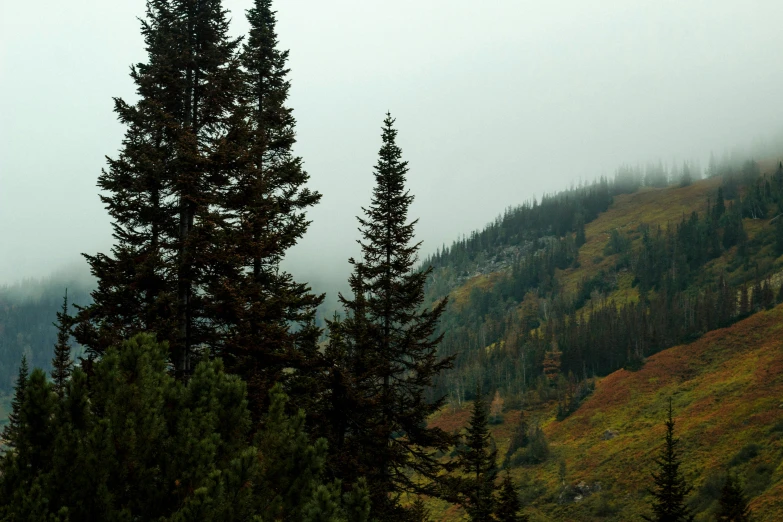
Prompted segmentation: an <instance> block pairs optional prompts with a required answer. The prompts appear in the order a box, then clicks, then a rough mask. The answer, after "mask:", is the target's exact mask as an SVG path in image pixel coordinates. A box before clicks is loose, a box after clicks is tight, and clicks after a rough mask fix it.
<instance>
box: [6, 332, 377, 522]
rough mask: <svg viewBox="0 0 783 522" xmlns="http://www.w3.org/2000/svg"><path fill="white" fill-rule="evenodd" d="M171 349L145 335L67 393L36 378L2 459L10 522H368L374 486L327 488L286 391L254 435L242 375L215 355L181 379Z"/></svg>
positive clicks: (318, 444)
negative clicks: (170, 360)
mask: <svg viewBox="0 0 783 522" xmlns="http://www.w3.org/2000/svg"><path fill="white" fill-rule="evenodd" d="M167 352H168V350H167V347H166V346H165V345H163V344H161V343H156V342H155V341H154V339H153V338H152V336H150V335H146V334H140V335H138V336H136V337H134V338H133V339H131V340H128V341H125V342H124V345H123V346H122V349H120V350H117V349H115V348H110V349H109V350H107V351H106V352H105V353H104V355H103V357H102V358H101V359H100V360H98V361H96V362H95V363H94V364H93V365H92V373H91V375H90V377H89V383H88V377H87V374H86V373H85V372H84V370H82V368H78V367H77V368H74V371H73V374H72V377H71V379H70V380H69V381H68V383H67V387H66V393H65V395H64V396H63V397H59V396H58V395H57V394H56V393H54V392H53V390H52V385H51V384H50V383H49V382H47V380H46V375H45V373H44V372H43V371H41V370H39V369H36V370H34V371H33V372H32V375H31V376H30V378H29V380H28V383H27V387H26V389H25V393H24V398H23V402H22V405H21V408H20V411H21V414H20V424H19V426H20V427H19V431H18V436H17V444H16V446H15V450H14V451H11V452H7V453H6V454H4V455H2V456H0V520H36V521H37V520H47V521H49V520H52V521H54V520H62V521H63V522H65V520H165V521H170V522H186V521H193V520H204V521H214V522H218V521H220V522H224V521H227V522H228V521H236V522H240V521H247V520H261V519H263V520H282V521H297V522H298V521H306V522H317V521H335V520H340V521H345V522H366V521H367V520H368V519H369V507H370V504H369V496H368V493H367V489H366V487H365V485H364V482H363V481H361V480H359V481H357V482H356V484H354V485H353V486H352V487H347V488H343V487H342V485H341V484H340V482H339V481H329V482H327V481H326V480H325V478H324V463H325V460H326V456H327V448H326V444H325V441H324V440H323V439H321V440H317V441H315V442H314V443H313V442H311V441H310V439H309V437H308V434H307V432H306V431H305V423H304V418H305V416H304V413H303V412H301V411H300V412H298V413H297V414H295V415H288V414H287V413H286V412H285V407H286V402H287V397H286V395H285V393H283V391H282V387H281V386H280V385H278V386H276V387H275V388H273V389H272V391H271V397H270V403H271V406H270V410H269V413H268V415H267V418H266V420H265V422H264V423H263V424H264V428H262V429H261V430H260V431H259V432H257V434H256V436H255V438H253V437H251V433H250V428H251V423H250V413H249V411H248V408H247V405H248V403H247V400H246V396H245V384H244V383H243V382H242V381H241V379H239V378H238V377H237V376H234V375H229V374H227V373H226V372H225V371H224V370H223V364H222V361H220V360H213V361H210V360H208V359H207V358H205V359H204V360H203V361H202V362H200V363H199V364H198V365H197V366H196V368H195V369H194V372H193V373H192V374H191V376H190V378H189V379H188V380H187V382H182V381H177V380H175V379H174V378H173V377H172V376H171V375H169V372H168V371H167V366H168V365H167V363H166V358H167ZM88 387H89V390H88ZM88 395H89V400H88ZM250 440H254V441H255V444H256V445H255V446H253V445H250ZM64 478H67V480H65V479H64Z"/></svg>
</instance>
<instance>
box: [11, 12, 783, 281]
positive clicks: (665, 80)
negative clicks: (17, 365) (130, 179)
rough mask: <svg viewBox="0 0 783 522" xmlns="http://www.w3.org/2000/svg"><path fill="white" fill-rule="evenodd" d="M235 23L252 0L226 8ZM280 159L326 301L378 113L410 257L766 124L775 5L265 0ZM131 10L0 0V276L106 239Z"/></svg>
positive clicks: (39, 271)
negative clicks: (295, 167) (276, 61)
mask: <svg viewBox="0 0 783 522" xmlns="http://www.w3.org/2000/svg"><path fill="white" fill-rule="evenodd" d="M225 5H226V7H227V8H228V9H230V10H231V12H232V17H233V20H234V21H233V26H232V27H233V32H234V33H235V34H237V35H239V34H242V33H243V32H244V30H245V26H246V24H245V21H244V10H245V9H246V8H248V7H249V6H250V5H251V1H250V0H227V1H226V4H225ZM276 8H277V9H278V11H279V12H278V32H279V35H280V41H281V44H282V46H283V47H284V48H288V49H290V50H291V56H290V66H291V80H292V90H291V99H290V105H291V106H292V107H293V108H294V109H295V115H296V117H297V120H298V126H297V129H298V139H299V142H298V144H297V148H296V152H297V153H298V154H300V155H301V156H303V158H304V160H305V164H306V167H307V170H308V172H309V173H310V174H311V176H312V181H311V187H313V188H315V189H317V190H319V191H321V192H322V193H323V200H322V203H321V204H320V205H318V207H317V208H315V209H313V210H312V211H311V212H310V213H309V216H310V218H311V219H312V220H313V224H312V226H311V228H310V231H309V233H308V234H307V236H306V237H305V238H304V239H303V240H302V241H301V243H300V244H299V245H297V246H296V247H295V248H294V249H293V250H292V251H291V252H290V254H289V255H288V257H287V259H286V261H285V264H286V267H287V269H289V270H290V271H292V272H293V273H294V274H295V276H296V277H297V278H298V279H300V280H308V281H311V282H312V283H313V284H314V286H315V287H316V289H318V290H320V291H327V292H330V293H333V292H334V290H335V289H336V288H337V286H338V285H339V283H338V282H339V281H342V280H344V278H345V277H346V275H347V272H348V265H347V262H346V260H347V258H348V257H349V256H351V255H356V253H357V246H356V244H355V240H356V238H357V232H356V221H355V218H354V216H355V215H356V214H357V213H359V212H360V207H361V206H362V205H366V204H367V203H368V202H369V198H370V191H371V188H372V184H373V177H372V166H373V165H374V163H375V158H376V154H377V150H378V148H379V145H380V138H379V135H380V125H381V121H382V119H383V116H384V113H385V112H386V110H390V111H391V112H392V114H393V116H394V117H396V118H397V127H398V129H399V133H400V134H399V142H400V144H401V146H402V148H403V151H404V155H405V158H406V159H407V160H408V161H409V162H410V175H409V185H410V188H411V190H412V192H413V193H414V194H415V196H416V201H415V204H414V206H413V208H412V217H418V218H420V221H419V225H418V228H417V232H418V237H419V239H421V240H423V241H424V247H423V253H425V254H426V253H430V252H433V251H434V250H435V248H436V247H437V246H440V245H441V244H443V243H446V244H449V243H451V241H452V240H453V239H455V238H457V237H458V236H460V235H462V234H464V233H469V232H470V231H471V230H473V229H476V228H480V227H482V226H483V225H484V224H486V223H487V222H488V221H490V220H492V219H493V218H494V217H495V216H496V215H498V214H499V213H500V212H502V210H503V209H504V208H506V207H507V206H509V205H516V204H519V203H521V202H522V201H524V200H527V199H529V198H531V197H533V196H534V195H538V196H540V195H541V194H542V193H544V192H551V191H555V190H558V189H562V188H565V187H567V186H568V185H570V184H571V183H572V182H574V181H578V180H580V179H593V178H594V177H596V176H598V175H602V174H603V175H608V174H611V173H612V171H613V170H614V168H615V167H616V166H618V165H619V164H621V163H634V164H635V163H637V162H645V161H648V160H658V159H661V160H663V161H664V162H665V163H667V164H668V163H671V162H672V161H678V162H681V161H682V160H684V159H698V160H701V164H702V165H706V157H707V156H708V155H709V153H710V151H715V152H716V154H721V153H722V152H723V151H724V150H725V149H726V148H731V147H733V146H735V145H738V144H750V143H751V142H753V141H754V140H757V139H759V138H758V137H760V136H771V135H773V134H775V133H776V132H777V130H778V129H779V128H781V125H780V124H781V122H783V103H781V95H780V88H781V85H783V64H781V62H780V59H779V56H780V52H781V49H783V31H781V30H780V27H779V25H780V20H781V19H783V3H781V2H779V1H767V2H743V3H740V2H736V1H714V0H712V1H692V2H687V3H684V2H679V1H678V2H675V1H659V2H627V1H617V2H609V1H602V2H581V1H574V2H556V1H552V2H545V1H536V2H532V1H520V0H497V1H493V2H481V3H478V2H475V1H467V0H415V1H414V0H396V1H394V2H379V1H374V0H371V1H368V0H350V1H349V0H331V1H329V2H325V1H323V0H288V1H283V0H280V1H278V2H277V3H276ZM143 12H144V3H143V2H142V1H140V0H134V1H127V0H126V1H122V2H118V1H112V2H108V1H106V0H73V1H71V2H62V1H59V0H29V1H27V2H6V3H4V4H3V5H2V7H0V242H2V243H1V244H2V247H1V248H2V250H0V283H11V282H13V281H16V280H19V279H21V278H28V277H38V276H45V275H47V274H49V273H51V272H54V271H55V270H57V269H59V268H60V267H62V266H65V265H73V266H80V267H83V266H84V263H83V261H80V259H79V253H80V252H88V253H94V252H97V251H107V250H108V249H109V247H110V245H111V237H110V226H109V221H108V219H107V216H106V213H105V211H104V209H103V208H102V206H101V204H100V202H99V200H98V195H97V189H96V187H95V181H96V178H97V176H98V174H99V172H100V169H101V168H102V167H103V166H104V165H105V160H104V155H115V154H116V151H117V150H118V148H119V147H120V142H121V139H122V135H123V128H122V127H121V126H120V125H119V124H118V123H117V121H116V119H115V116H114V114H113V112H112V99H111V98H112V97H113V96H121V97H124V98H125V99H128V100H133V99H134V89H133V85H132V83H131V80H130V79H129V77H128V75H127V73H128V66H129V65H130V64H131V63H134V62H138V61H143V60H144V59H145V55H144V50H143V43H142V40H141V36H140V34H139V23H138V21H137V20H136V17H137V16H142V15H143Z"/></svg>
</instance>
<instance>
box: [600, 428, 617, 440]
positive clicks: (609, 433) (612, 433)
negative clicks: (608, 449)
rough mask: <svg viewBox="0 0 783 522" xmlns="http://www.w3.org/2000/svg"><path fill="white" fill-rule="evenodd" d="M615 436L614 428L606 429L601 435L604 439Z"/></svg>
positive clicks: (610, 438)
mask: <svg viewBox="0 0 783 522" xmlns="http://www.w3.org/2000/svg"><path fill="white" fill-rule="evenodd" d="M616 436H617V432H616V431H614V430H606V431H605V432H604V434H603V435H602V436H601V438H602V439H604V440H612V439H613V438H615V437H616Z"/></svg>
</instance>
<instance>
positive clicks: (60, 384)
mask: <svg viewBox="0 0 783 522" xmlns="http://www.w3.org/2000/svg"><path fill="white" fill-rule="evenodd" d="M54 326H55V327H57V343H56V344H55V345H54V357H53V358H52V381H53V383H54V391H55V393H56V394H57V395H58V396H60V397H61V398H62V396H63V395H64V394H65V384H66V382H68V378H69V377H70V376H71V369H72V368H73V361H72V360H71V346H70V344H69V340H70V338H71V317H70V316H69V315H68V290H67V289H66V290H65V296H64V297H63V306H62V310H61V311H59V312H57V322H56V323H54Z"/></svg>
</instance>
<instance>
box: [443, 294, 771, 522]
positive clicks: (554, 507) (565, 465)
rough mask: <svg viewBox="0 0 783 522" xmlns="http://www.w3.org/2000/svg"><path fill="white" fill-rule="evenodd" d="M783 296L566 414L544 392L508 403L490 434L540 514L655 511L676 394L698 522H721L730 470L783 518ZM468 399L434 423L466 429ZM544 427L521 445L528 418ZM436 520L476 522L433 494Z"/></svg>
mask: <svg viewBox="0 0 783 522" xmlns="http://www.w3.org/2000/svg"><path fill="white" fill-rule="evenodd" d="M781 324H783V305H779V306H777V307H776V308H774V309H772V310H770V311H762V312H759V313H757V314H754V315H753V316H751V317H749V318H747V319H745V320H743V321H741V322H739V323H737V324H735V325H732V326H730V327H728V328H725V329H719V330H715V331H712V332H709V333H708V334H707V335H705V336H703V337H702V338H701V339H699V340H698V341H696V342H694V343H692V344H686V345H679V346H676V347H673V348H670V349H667V350H664V351H662V352H660V353H658V354H656V355H653V356H651V357H650V358H649V359H648V360H647V361H646V363H645V365H644V366H643V367H642V368H641V369H639V370H637V371H628V370H618V371H616V372H613V373H611V374H609V375H608V376H606V377H601V378H598V379H596V381H595V390H594V391H593V392H592V394H591V395H590V396H589V397H588V398H587V399H585V400H584V402H583V403H582V404H581V405H580V407H579V408H578V409H577V410H576V411H575V412H573V413H572V414H571V415H569V416H568V417H567V418H564V419H560V418H558V411H557V399H556V398H555V396H554V394H553V395H552V396H551V398H550V397H547V395H546V393H547V392H546V390H539V391H532V392H530V393H528V394H526V395H525V396H523V397H521V400H517V401H510V400H508V399H506V400H505V401H499V402H498V403H497V404H496V411H497V412H498V413H497V416H496V417H495V420H494V421H493V425H492V426H491V432H492V434H493V436H494V438H495V440H496V441H497V446H498V450H499V456H500V460H503V461H504V462H506V465H507V469H508V470H509V471H510V473H511V475H512V476H513V477H514V479H515V480H516V481H518V482H519V483H520V484H521V485H522V496H523V498H524V501H525V503H526V504H527V505H528V506H530V507H529V510H528V513H530V515H531V519H530V520H531V521H533V522H538V521H549V520H569V521H583V522H588V521H589V522H592V521H599V520H608V521H618V522H620V521H627V520H638V519H640V516H641V515H646V514H648V513H649V511H648V510H649V508H648V507H647V506H648V504H649V501H650V497H649V494H648V492H647V488H648V485H649V476H650V473H651V472H653V471H655V464H654V459H655V458H656V457H657V449H658V447H659V441H660V440H661V439H662V437H663V425H662V424H661V422H660V419H661V417H662V416H664V415H665V409H666V404H667V403H666V401H667V399H668V397H673V407H674V410H675V421H676V429H677V434H678V436H679V437H680V440H681V441H682V450H683V455H684V458H683V461H684V473H685V476H686V478H687V479H688V481H689V482H690V483H691V484H693V486H694V488H695V489H694V492H693V494H692V495H691V496H690V498H689V502H688V503H689V506H690V507H691V508H692V509H693V510H694V511H695V512H696V514H697V515H696V520H697V521H699V522H701V521H712V520H715V518H714V517H715V512H716V509H717V507H718V498H719V496H720V491H721V487H722V485H723V483H724V481H725V477H726V475H727V473H730V472H731V473H735V474H737V475H739V476H740V477H741V478H742V480H743V483H744V484H745V491H746V493H747V495H748V496H749V498H750V499H751V500H750V506H751V508H752V510H753V513H754V516H755V518H754V520H757V521H759V522H762V521H770V522H772V521H776V520H781V518H783V501H782V499H783V460H781V455H782V454H783V453H782V451H783V442H782V441H783V438H782V436H783V408H781V404H780V398H781V393H783V379H782V378H781V372H782V371H783V353H781V350H780V333H781ZM469 414H470V410H469V404H466V405H463V407H462V408H446V409H444V410H443V411H442V412H441V413H440V414H439V415H438V416H437V417H435V418H434V419H433V421H432V422H433V424H434V425H437V426H440V427H443V428H444V429H448V430H454V429H459V428H462V427H464V426H465V425H466V424H467V422H468V418H469ZM537 426H538V427H540V428H541V429H542V433H543V434H544V437H543V438H542V439H543V440H544V441H545V442H544V443H542V442H541V441H540V440H539V441H538V443H537V444H533V443H530V442H529V443H527V445H524V446H523V445H522V443H521V442H520V441H519V437H518V436H517V434H518V433H519V430H520V428H521V429H523V430H530V429H531V428H534V427H537ZM431 508H432V510H433V515H434V519H435V520H467V518H466V517H465V515H464V513H463V512H461V511H460V510H459V509H455V508H454V507H453V506H447V505H445V504H440V503H437V502H434V501H433V502H432V503H431Z"/></svg>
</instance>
